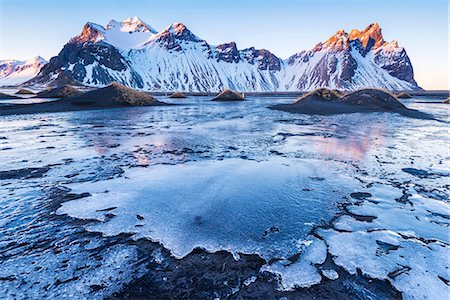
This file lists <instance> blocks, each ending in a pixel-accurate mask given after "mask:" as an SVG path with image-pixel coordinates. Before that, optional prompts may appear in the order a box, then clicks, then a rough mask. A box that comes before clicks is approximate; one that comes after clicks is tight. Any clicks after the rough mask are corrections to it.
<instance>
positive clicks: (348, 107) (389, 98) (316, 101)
mask: <svg viewBox="0 0 450 300" xmlns="http://www.w3.org/2000/svg"><path fill="white" fill-rule="evenodd" d="M270 108H272V109H276V110H281V111H286V112H291V113H302V114H317V115H333V114H343V113H368V112H396V113H400V114H402V115H405V116H408V117H416V118H431V117H430V116H428V115H426V114H424V113H421V112H418V111H416V110H412V109H408V108H406V107H405V106H404V105H403V104H402V103H400V102H399V101H398V100H397V98H395V96H393V95H392V94H390V93H389V92H387V91H383V90H378V89H362V90H358V91H355V92H351V93H348V94H342V93H340V92H336V91H333V90H329V89H325V88H321V89H318V90H315V91H312V92H310V93H308V94H306V95H304V96H302V97H300V98H299V99H297V100H296V101H295V102H294V103H292V104H280V105H275V106H272V107H270Z"/></svg>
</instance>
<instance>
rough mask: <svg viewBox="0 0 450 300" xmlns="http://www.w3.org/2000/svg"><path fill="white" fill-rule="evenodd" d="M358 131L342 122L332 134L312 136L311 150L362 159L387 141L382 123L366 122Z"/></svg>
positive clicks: (330, 155)
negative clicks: (346, 126) (348, 127)
mask: <svg viewBox="0 0 450 300" xmlns="http://www.w3.org/2000/svg"><path fill="white" fill-rule="evenodd" d="M325 127H326V125H325ZM330 127H331V128H332V124H330ZM357 132H358V133H357V134H355V131H354V130H353V129H352V130H349V129H346V128H345V127H344V126H343V125H342V124H341V125H339V127H337V128H336V129H334V130H332V132H331V133H332V136H327V137H324V136H311V137H310V139H309V140H310V141H311V142H312V149H310V150H309V151H311V150H312V151H315V152H316V153H317V154H321V155H325V156H327V157H334V158H336V159H339V160H356V161H362V160H364V159H365V158H366V155H367V153H368V152H370V151H371V150H372V149H374V148H376V147H378V146H381V145H383V144H384V143H385V140H384V136H385V129H384V126H383V124H381V123H376V124H365V125H364V128H361V129H360V130H358V131H357Z"/></svg>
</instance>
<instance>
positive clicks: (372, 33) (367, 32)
mask: <svg viewBox="0 0 450 300" xmlns="http://www.w3.org/2000/svg"><path fill="white" fill-rule="evenodd" d="M350 40H351V41H353V40H359V41H360V42H361V44H362V45H363V47H364V48H368V47H370V46H371V42H373V48H374V49H377V48H379V47H381V46H383V44H384V43H385V40H384V38H383V33H382V32H381V27H380V25H379V24H378V23H377V22H375V23H372V24H370V25H369V26H367V27H366V28H365V29H364V30H363V31H359V30H357V29H353V30H352V31H351V32H350ZM371 40H372V41H371Z"/></svg>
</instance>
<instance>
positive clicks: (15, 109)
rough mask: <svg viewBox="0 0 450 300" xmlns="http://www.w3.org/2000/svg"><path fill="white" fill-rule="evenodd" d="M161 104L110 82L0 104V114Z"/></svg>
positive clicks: (145, 94)
mask: <svg viewBox="0 0 450 300" xmlns="http://www.w3.org/2000/svg"><path fill="white" fill-rule="evenodd" d="M163 105H169V104H167V103H164V102H161V101H158V100H156V99H155V98H153V97H152V96H151V95H149V94H147V93H144V92H138V91H135V90H133V89H131V88H129V87H126V86H124V85H122V84H119V83H112V84H110V85H108V86H107V87H104V88H99V89H96V90H92V91H89V92H85V93H81V94H79V95H77V96H72V97H65V98H62V99H60V100H56V101H52V102H45V103H38V104H17V105H8V106H2V107H0V115H11V114H31V113H41V112H42V113H44V112H63V111H80V110H93V109H106V108H119V107H131V106H163Z"/></svg>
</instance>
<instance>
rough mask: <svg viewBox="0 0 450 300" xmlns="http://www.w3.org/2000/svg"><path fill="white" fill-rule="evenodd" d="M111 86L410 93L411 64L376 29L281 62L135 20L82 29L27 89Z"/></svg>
mask: <svg viewBox="0 0 450 300" xmlns="http://www.w3.org/2000/svg"><path fill="white" fill-rule="evenodd" d="M112 81H117V82H120V83H122V84H125V85H128V86H130V87H134V88H139V89H144V90H151V91H164V90H166V91H171V90H181V91H219V90H222V89H225V88H230V89H235V90H240V91H294V90H311V89H314V88H317V87H330V88H338V89H348V90H351V89H357V88H361V87H380V88H387V89H393V90H410V89H417V88H418V86H417V83H416V82H415V81H414V74H413V69H412V65H411V62H410V60H409V58H408V55H407V54H406V51H405V49H403V48H402V47H399V46H398V44H397V42H395V41H394V42H386V41H385V40H384V38H383V35H382V33H381V29H380V27H379V26H378V24H377V23H375V24H371V25H369V26H368V27H367V28H366V29H364V30H362V31H359V30H352V31H351V32H350V34H348V33H346V32H345V31H343V30H340V31H338V32H336V34H334V35H333V36H331V37H330V38H329V39H328V40H326V41H325V42H323V43H319V44H317V45H316V46H315V47H313V48H312V49H311V50H309V51H302V52H299V53H297V54H295V55H293V56H291V57H290V58H288V59H287V60H282V59H280V58H278V57H277V56H275V55H274V54H272V53H271V52H269V51H268V50H265V49H255V48H253V47H252V48H248V49H244V50H239V49H238V46H237V45H236V43H234V42H230V43H226V44H221V45H217V46H214V45H210V44H208V43H207V42H206V41H205V40H203V39H201V38H199V37H198V36H196V35H195V34H193V33H192V32H191V31H190V30H189V29H188V28H186V26H185V25H183V24H182V23H174V24H172V25H170V26H168V27H167V28H165V29H164V30H162V31H161V32H159V33H158V32H156V31H155V30H154V29H153V28H152V27H150V26H149V25H148V24H146V23H144V22H143V21H141V20H140V19H138V18H136V17H135V18H130V19H126V20H123V21H122V22H118V21H114V20H112V21H111V22H110V23H109V24H108V25H107V26H106V27H103V26H100V25H97V24H94V23H87V24H86V25H85V26H84V28H83V30H82V32H81V34H80V35H78V36H76V37H74V38H72V39H71V40H70V41H69V43H68V44H66V45H65V46H64V48H63V49H62V50H61V52H60V53H59V54H58V56H56V57H54V58H52V59H51V60H50V62H49V63H48V64H47V65H46V66H45V67H44V68H43V69H42V70H41V72H40V73H39V75H38V76H37V77H36V78H34V79H33V80H31V81H29V82H28V84H40V85H51V84H61V82H64V83H71V84H74V83H77V84H82V85H89V86H104V85H107V84H109V83H110V82H112Z"/></svg>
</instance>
